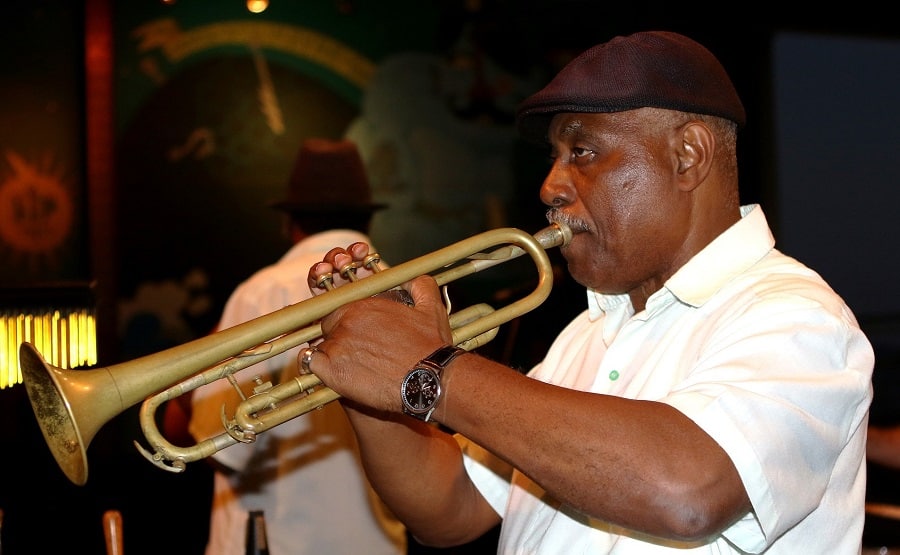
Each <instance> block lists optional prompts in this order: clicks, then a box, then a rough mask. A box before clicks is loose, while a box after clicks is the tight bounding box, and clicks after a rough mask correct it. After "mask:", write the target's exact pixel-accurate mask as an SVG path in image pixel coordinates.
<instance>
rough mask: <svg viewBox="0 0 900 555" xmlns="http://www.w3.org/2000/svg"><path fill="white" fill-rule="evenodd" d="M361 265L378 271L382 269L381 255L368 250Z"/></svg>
mask: <svg viewBox="0 0 900 555" xmlns="http://www.w3.org/2000/svg"><path fill="white" fill-rule="evenodd" d="M362 265H363V267H365V268H368V269H369V270H372V271H373V272H374V273H376V274H377V273H378V272H380V271H381V270H382V268H381V255H380V254H378V253H377V252H370V253H369V254H367V255H366V257H365V258H364V259H363V261H362Z"/></svg>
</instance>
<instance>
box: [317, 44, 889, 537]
mask: <svg viewBox="0 0 900 555" xmlns="http://www.w3.org/2000/svg"><path fill="white" fill-rule="evenodd" d="M744 120H745V112H744V108H743V106H742V103H741V101H740V99H739V97H738V95H737V93H736V91H735V89H734V87H733V85H732V83H731V81H730V79H729V77H728V75H727V74H726V72H725V70H724V68H723V67H722V66H721V64H720V63H719V62H718V60H716V58H715V57H714V56H713V55H712V54H711V53H710V52H709V51H708V50H707V49H705V48H704V47H703V46H701V45H699V44H697V43H696V42H694V41H692V40H690V39H688V38H686V37H684V36H681V35H677V34H674V33H665V32H647V33H637V34H634V35H631V36H626V37H616V38H614V39H612V40H610V41H609V42H607V43H605V44H601V45H598V46H596V47H594V48H592V49H590V50H588V51H586V52H585V53H584V54H582V55H581V56H579V57H578V58H576V59H574V60H573V61H572V62H571V63H569V64H568V65H567V66H566V67H565V68H564V69H562V70H561V71H560V73H559V74H558V75H557V76H556V77H555V78H554V79H553V80H552V81H551V82H550V83H549V84H548V85H547V86H546V87H545V88H544V89H543V90H541V91H539V92H537V93H536V94H535V95H533V96H531V97H530V98H528V99H526V100H525V101H524V102H523V103H522V105H521V106H520V108H519V110H518V113H517V124H518V127H519V130H520V132H521V133H522V134H523V135H524V136H525V138H528V139H535V140H542V141H547V142H548V143H549V146H550V149H551V152H552V166H551V167H550V170H549V173H548V175H547V177H546V179H545V180H544V182H543V185H542V187H541V190H540V197H541V200H542V201H543V202H544V203H545V204H546V205H547V206H548V207H549V210H548V218H549V219H550V220H551V221H559V222H562V223H564V224H566V225H567V226H568V227H569V228H571V230H572V231H573V234H574V235H573V237H572V239H571V241H570V242H569V243H568V244H567V245H566V246H564V247H563V248H562V253H563V255H564V256H565V258H566V261H567V263H568V270H569V272H570V273H571V274H572V276H573V277H574V279H575V280H576V281H578V282H579V283H580V284H582V285H583V286H585V288H586V289H587V301H588V305H587V308H586V310H585V311H584V312H582V313H581V314H580V315H578V316H577V317H576V318H575V319H574V320H572V322H571V323H569V324H568V326H567V327H566V328H565V329H564V330H563V331H562V332H561V333H560V334H559V336H558V337H557V339H556V340H555V342H554V343H553V344H552V346H551V347H550V349H549V351H548V352H547V354H546V356H545V357H544V359H543V360H542V361H541V362H540V363H539V364H537V365H536V366H535V367H534V368H533V369H531V371H530V372H529V373H528V375H527V376H526V375H523V374H521V373H519V372H517V371H515V370H513V369H511V368H508V367H505V366H503V365H501V364H498V363H496V362H494V361H492V360H489V359H487V358H485V357H482V356H480V355H478V354H475V353H470V352H467V351H461V350H457V349H456V348H455V347H454V346H453V345H452V339H451V337H452V335H451V328H450V325H449V324H448V319H447V313H446V308H445V306H444V305H443V303H442V302H441V296H440V292H439V290H438V287H437V286H436V284H435V282H434V280H433V279H432V278H430V277H427V276H423V277H419V278H416V279H413V280H411V281H410V282H409V283H406V284H404V285H403V287H404V288H405V289H407V290H408V291H409V293H410V295H411V297H412V299H413V301H414V306H412V307H410V306H407V305H405V304H401V303H396V302H392V301H389V300H385V299H379V298H371V299H365V300H361V301H356V302H353V303H350V304H347V305H344V306H342V307H340V308H338V309H337V310H335V311H334V312H333V313H332V314H331V315H329V316H327V317H326V318H325V319H324V320H323V322H322V329H323V338H324V339H323V341H322V342H321V343H319V344H318V345H317V346H316V347H314V348H312V349H309V350H307V351H306V352H304V354H303V361H304V365H305V366H306V368H307V369H308V370H310V371H312V372H313V373H315V374H316V375H317V376H318V377H320V378H321V379H322V380H323V382H324V383H325V384H326V385H327V386H329V387H330V388H332V389H334V390H335V391H336V392H337V393H339V394H340V395H341V397H342V403H343V405H344V407H345V408H346V410H347V413H348V415H349V417H350V420H351V422H352V424H353V427H354V429H355V432H356V435H357V437H358V440H359V445H360V449H361V452H362V456H363V464H364V465H365V469H366V472H367V474H368V476H369V478H370V480H371V481H372V483H373V485H374V487H375V488H376V490H377V491H378V493H379V495H380V496H381V498H382V499H384V501H385V502H386V503H387V504H388V505H389V506H390V507H391V509H392V510H393V512H394V513H395V514H396V515H397V516H398V517H399V518H400V519H401V520H402V521H403V522H404V523H405V524H406V525H407V527H408V530H409V531H410V532H411V533H412V534H413V535H414V536H415V537H416V538H417V539H418V540H419V541H421V542H423V543H427V544H431V545H435V546H451V545H457V544H461V543H464V542H466V541H469V540H471V539H473V538H476V537H478V536H479V535H481V534H482V533H484V532H485V531H487V530H489V529H490V528H492V527H493V526H495V525H496V524H497V523H499V522H501V521H502V528H501V532H500V540H499V542H500V543H499V546H498V551H499V552H502V553H637V552H640V553H668V552H679V553H681V552H684V550H687V549H690V550H691V551H690V552H691V553H710V554H712V553H846V554H849V553H858V552H859V551H860V546H861V535H862V528H863V521H864V494H865V439H866V438H865V436H866V432H865V430H866V423H867V420H868V408H869V404H870V401H871V398H872V391H871V381H870V379H871V372H872V368H873V363H874V362H873V352H872V348H871V346H870V344H869V342H868V340H867V339H866V337H865V336H864V334H863V333H862V332H861V330H860V328H859V326H858V325H857V322H856V320H855V318H854V316H853V314H852V313H851V311H850V309H849V308H848V307H847V306H846V304H845V303H844V302H843V301H842V299H841V298H840V297H839V296H838V295H837V294H836V293H835V292H834V291H833V290H832V289H831V288H830V287H829V286H828V285H827V284H826V283H825V282H824V281H823V280H822V278H821V277H819V276H818V275H817V274H816V273H814V272H813V271H812V270H810V269H809V268H807V267H805V266H803V265H802V264H801V263H800V262H798V261H796V260H794V259H793V258H790V257H788V256H786V255H784V254H782V253H781V252H779V251H778V250H777V249H775V247H774V238H773V235H772V233H771V231H770V229H769V227H768V224H767V222H766V219H765V216H764V214H763V211H762V208H761V207H760V206H757V205H749V206H741V205H740V202H739V191H738V168H737V157H736V133H737V129H738V128H739V127H740V126H741V125H743V124H744ZM367 250H368V249H367V247H366V245H353V246H352V247H348V248H347V249H335V250H333V251H331V252H330V253H329V254H328V255H327V256H326V257H325V258H324V260H323V262H320V263H318V264H316V265H314V266H313V267H312V268H311V269H310V272H309V276H308V277H309V283H310V287H311V288H312V287H315V283H316V282H317V280H318V278H319V277H320V276H322V275H324V274H328V273H331V272H332V270H333V269H334V268H335V267H341V266H343V265H344V264H345V263H346V262H348V261H349V260H350V259H356V260H360V259H361V258H362V256H363V254H365V252H366V251H367ZM337 279H338V282H340V277H338V278H337ZM432 423H439V424H441V425H442V426H434V425H432ZM447 430H452V431H454V432H456V434H457V435H451V434H450V433H448V432H447Z"/></svg>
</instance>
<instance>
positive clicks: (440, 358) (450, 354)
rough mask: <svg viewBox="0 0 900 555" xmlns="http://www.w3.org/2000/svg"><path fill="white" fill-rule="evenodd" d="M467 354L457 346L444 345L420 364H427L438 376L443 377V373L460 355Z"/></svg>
mask: <svg viewBox="0 0 900 555" xmlns="http://www.w3.org/2000/svg"><path fill="white" fill-rule="evenodd" d="M465 352H467V351H466V350H465V349H463V348H462V347H457V346H455V345H444V346H443V347H441V348H440V349H438V350H436V351H435V352H433V353H431V354H430V355H428V356H427V357H425V358H423V359H422V360H421V362H419V364H427V365H428V366H431V367H433V368H434V369H435V370H436V371H437V373H438V376H440V375H441V371H442V370H443V369H444V368H446V367H447V365H448V364H450V363H451V362H452V361H453V359H455V358H456V357H458V356H459V355H461V354H463V353H465Z"/></svg>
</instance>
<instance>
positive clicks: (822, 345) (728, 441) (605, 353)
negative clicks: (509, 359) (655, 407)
mask: <svg viewBox="0 0 900 555" xmlns="http://www.w3.org/2000/svg"><path fill="white" fill-rule="evenodd" d="M774 244H775V241H774V238H773V236H772V233H771V231H770V230H769V227H768V224H767V222H766V219H765V216H764V215H763V212H762V209H761V208H760V207H759V206H756V205H750V206H745V207H742V219H741V220H740V221H739V222H737V223H736V224H735V225H733V226H732V227H731V228H730V229H728V230H727V231H726V232H725V233H723V234H722V235H721V236H719V237H718V238H717V239H716V240H715V241H713V242H712V243H711V244H710V245H708V246H707V247H706V248H705V249H703V251H701V252H700V253H698V254H697V255H696V256H694V257H693V258H692V259H691V260H690V261H689V262H688V263H687V264H686V265H685V266H684V267H682V268H681V269H680V270H679V271H678V272H677V273H676V274H675V275H674V276H672V278H671V279H669V280H668V281H667V282H666V285H665V287H663V288H662V289H661V290H659V291H657V292H656V293H654V294H653V295H652V296H651V297H650V298H649V299H648V300H647V306H646V309H645V310H644V311H642V312H640V313H638V314H633V308H632V306H631V303H630V300H629V298H628V297H627V296H624V295H623V296H604V295H600V294H597V293H594V292H590V291H589V292H588V310H586V311H584V312H583V313H582V314H580V315H579V316H578V317H576V318H575V319H574V320H573V321H572V322H571V323H570V324H569V325H568V326H567V327H566V329H565V330H564V331H563V332H562V333H561V334H560V335H559V337H558V338H557V339H556V341H555V342H554V343H553V345H552V346H551V348H550V350H549V351H548V353H547V356H546V358H545V359H544V360H543V362H542V363H541V364H539V365H537V366H536V367H535V368H533V369H532V371H531V372H530V373H529V375H530V376H531V377H533V378H534V379H538V380H541V381H544V382H548V383H554V384H557V385H562V386H565V387H570V388H574V389H579V390H586V391H592V392H595V393H603V394H609V395H616V396H620V397H626V398H631V399H645V400H654V401H661V402H664V403H668V404H670V405H672V406H673V407H675V408H677V409H678V410H680V411H681V412H683V413H684V414H685V415H687V416H688V417H689V418H691V419H692V420H693V421H694V422H696V423H697V425H698V426H700V427H701V428H703V430H705V431H706V432H707V433H708V434H709V435H710V436H711V437H713V438H714V439H715V440H716V441H717V442H718V443H719V445H720V446H721V447H722V448H723V449H724V450H725V451H726V452H727V453H728V454H729V456H730V457H731V459H732V460H733V462H734V464H735V466H736V467H737V469H738V472H739V473H740V476H741V479H742V480H743V482H744V486H745V487H746V489H747V493H748V495H749V497H750V501H751V503H752V505H753V511H752V512H751V513H748V514H747V515H745V516H744V518H742V519H741V520H740V521H739V522H737V523H735V524H734V525H732V526H731V527H729V528H728V529H727V530H725V531H724V532H723V533H722V535H721V536H719V537H717V538H715V539H714V540H713V541H712V542H711V543H709V544H706V545H701V546H691V547H688V548H686V546H684V545H676V544H669V545H665V542H658V543H657V542H653V541H652V540H651V541H645V539H646V538H643V539H641V538H640V537H639V535H637V534H634V533H632V532H629V531H628V530H623V529H617V528H616V527H613V526H611V525H610V524H608V523H605V522H601V521H597V520H594V519H591V518H588V517H586V516H585V515H583V514H579V513H577V512H576V511H575V510H574V509H572V508H570V507H566V506H561V505H560V504H559V503H556V502H554V501H553V500H552V499H547V498H546V495H545V494H543V492H542V491H541V489H540V487H539V486H537V484H535V483H534V482H532V481H531V480H529V479H528V478H527V477H525V476H524V475H522V474H521V473H518V472H516V473H515V474H514V476H513V478H512V483H510V481H509V479H508V477H506V478H504V477H501V476H498V475H496V474H493V473H492V472H491V471H490V470H489V469H488V467H487V466H482V465H480V464H478V463H477V462H475V460H474V459H473V458H472V457H474V456H476V455H474V454H473V455H472V457H468V456H467V458H466V464H467V468H468V471H469V473H470V475H471V476H472V478H473V480H474V481H475V483H476V484H477V485H478V487H479V489H480V490H481V492H482V494H483V495H484V496H485V498H486V499H488V501H489V502H490V503H491V504H492V506H493V507H494V509H495V510H496V511H497V512H498V514H500V515H503V516H504V520H503V525H502V530H501V538H500V546H499V552H500V553H541V554H547V553H565V554H572V553H628V554H634V553H671V552H677V553H710V554H713V553H716V554H720V553H741V552H747V553H762V552H764V551H765V552H766V553H772V554H775V553H777V554H785V555H788V554H789V555H796V554H797V553H816V554H818V553H829V554H843V553H848V554H849V553H858V552H859V549H860V545H861V536H862V529H863V521H864V515H865V485H866V483H865V482H866V481H865V439H866V425H867V422H868V408H869V404H870V403H871V400H872V389H871V374H872V369H873V366H874V354H873V352H872V347H871V345H870V344H869V342H868V340H867V339H866V337H865V336H864V335H863V333H862V332H861V331H860V329H859V327H858V325H857V322H856V319H855V318H854V316H853V314H852V313H851V311H850V309H849V308H848V307H847V306H846V305H845V304H844V302H843V301H842V299H841V298H840V297H839V296H838V295H837V294H836V293H835V292H834V291H832V289H831V288H830V287H829V286H828V285H827V284H826V283H825V282H824V281H823V280H822V279H821V278H820V277H819V276H818V275H817V274H816V273H815V272H813V271H812V270H810V269H809V268H807V267H805V266H803V265H802V264H800V263H799V262H797V261H796V260H794V259H793V258H790V257H788V256H785V255H784V254H782V253H781V252H779V251H778V250H776V249H775V248H774ZM523 410H527V407H523ZM610 425H615V423H610ZM548 433H549V431H548ZM474 452H475V451H473V453H474ZM479 457H480V455H479ZM585 487H590V484H585ZM766 550H768V551H766Z"/></svg>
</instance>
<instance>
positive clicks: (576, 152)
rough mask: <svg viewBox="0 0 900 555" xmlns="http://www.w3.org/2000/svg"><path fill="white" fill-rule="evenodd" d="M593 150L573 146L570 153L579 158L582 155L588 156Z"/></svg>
mask: <svg viewBox="0 0 900 555" xmlns="http://www.w3.org/2000/svg"><path fill="white" fill-rule="evenodd" d="M593 152H594V151H593V150H588V149H586V148H581V147H578V146H576V147H575V148H573V149H572V155H573V156H575V158H581V157H582V156H588V155H589V154H591V153H593Z"/></svg>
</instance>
